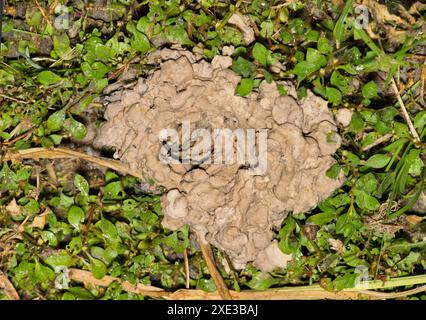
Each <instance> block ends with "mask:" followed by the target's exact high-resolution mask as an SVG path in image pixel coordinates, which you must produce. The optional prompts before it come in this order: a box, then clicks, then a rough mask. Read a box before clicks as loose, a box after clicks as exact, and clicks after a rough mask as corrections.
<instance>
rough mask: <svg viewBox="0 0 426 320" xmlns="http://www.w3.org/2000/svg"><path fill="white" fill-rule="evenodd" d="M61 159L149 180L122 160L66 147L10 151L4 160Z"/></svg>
mask: <svg viewBox="0 0 426 320" xmlns="http://www.w3.org/2000/svg"><path fill="white" fill-rule="evenodd" d="M41 158H48V159H61V158H71V159H81V160H85V161H89V162H92V163H95V164H97V165H99V166H102V167H105V168H109V169H112V170H116V171H118V172H121V173H124V174H128V175H131V176H134V177H136V178H139V179H140V180H142V181H144V182H147V181H146V178H145V176H144V174H143V172H142V171H134V170H131V169H130V168H129V167H127V166H126V165H124V164H122V163H121V162H120V161H117V160H111V159H106V158H101V157H95V156H91V155H88V154H85V153H82V152H78V151H74V150H71V149H66V148H31V149H25V150H18V151H13V152H12V151H8V152H7V153H6V154H5V155H4V156H3V157H2V160H3V161H9V160H11V161H22V160H24V159H34V160H37V159H41Z"/></svg>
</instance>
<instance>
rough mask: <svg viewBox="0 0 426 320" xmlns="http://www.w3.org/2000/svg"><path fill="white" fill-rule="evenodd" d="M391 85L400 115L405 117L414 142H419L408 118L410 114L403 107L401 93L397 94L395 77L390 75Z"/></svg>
mask: <svg viewBox="0 0 426 320" xmlns="http://www.w3.org/2000/svg"><path fill="white" fill-rule="evenodd" d="M391 86H392V89H393V91H394V92H395V95H396V97H397V99H398V102H399V106H400V107H401V110H402V115H403V117H404V119H405V122H407V125H408V128H409V129H410V132H411V135H412V136H413V138H414V140H415V141H416V142H420V137H419V135H418V133H417V131H416V129H415V128H414V125H413V122H412V121H411V119H410V115H409V114H408V111H407V108H406V107H405V104H404V101H402V98H401V95H400V94H399V90H398V87H397V85H396V83H395V79H394V78H393V77H392V78H391Z"/></svg>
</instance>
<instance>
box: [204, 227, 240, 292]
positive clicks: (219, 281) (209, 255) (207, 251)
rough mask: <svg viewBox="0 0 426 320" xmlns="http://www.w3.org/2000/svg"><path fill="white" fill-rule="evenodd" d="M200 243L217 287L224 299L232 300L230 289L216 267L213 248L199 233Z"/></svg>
mask: <svg viewBox="0 0 426 320" xmlns="http://www.w3.org/2000/svg"><path fill="white" fill-rule="evenodd" d="M197 236H198V243H199V244H200V247H201V253H202V254H203V257H204V260H205V261H206V264H207V268H208V269H209V272H210V275H211V276H212V278H213V281H214V283H215V285H216V289H217V291H218V293H219V295H220V297H221V299H223V300H232V297H231V294H230V293H229V289H228V287H227V286H226V284H225V281H223V278H222V276H221V275H220V273H219V271H218V270H217V268H216V265H215V262H214V257H213V252H212V248H211V247H210V245H209V244H208V243H206V242H205V241H203V238H202V237H201V236H200V235H199V234H197Z"/></svg>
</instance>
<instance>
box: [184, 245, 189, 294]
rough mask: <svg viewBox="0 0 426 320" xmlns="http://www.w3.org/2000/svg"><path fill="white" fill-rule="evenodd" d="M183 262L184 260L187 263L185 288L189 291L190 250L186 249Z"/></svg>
mask: <svg viewBox="0 0 426 320" xmlns="http://www.w3.org/2000/svg"><path fill="white" fill-rule="evenodd" d="M183 260H184V263H185V278H186V281H185V287H186V288H187V289H189V285H190V283H189V281H190V279H189V261H188V250H187V249H185V250H184V251H183Z"/></svg>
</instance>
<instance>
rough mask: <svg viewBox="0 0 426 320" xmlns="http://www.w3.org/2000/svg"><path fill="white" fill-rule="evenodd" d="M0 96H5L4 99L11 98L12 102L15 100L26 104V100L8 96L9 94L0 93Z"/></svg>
mask: <svg viewBox="0 0 426 320" xmlns="http://www.w3.org/2000/svg"><path fill="white" fill-rule="evenodd" d="M0 97H2V98H5V99H8V100H11V101H13V102H17V103H23V104H28V102H26V101H23V100H19V99H15V98H13V97H9V96H7V95H5V94H0Z"/></svg>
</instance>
